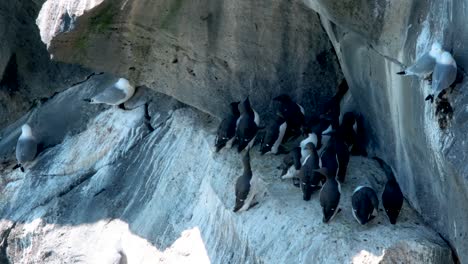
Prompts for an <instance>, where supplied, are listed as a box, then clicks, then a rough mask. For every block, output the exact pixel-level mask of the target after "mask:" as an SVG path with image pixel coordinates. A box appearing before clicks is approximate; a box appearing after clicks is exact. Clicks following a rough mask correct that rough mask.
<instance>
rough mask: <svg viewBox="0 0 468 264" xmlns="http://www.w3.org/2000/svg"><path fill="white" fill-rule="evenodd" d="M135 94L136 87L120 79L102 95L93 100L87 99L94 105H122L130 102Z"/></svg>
mask: <svg viewBox="0 0 468 264" xmlns="http://www.w3.org/2000/svg"><path fill="white" fill-rule="evenodd" d="M134 93H135V87H133V86H132V85H131V84H130V82H129V81H128V80H127V79H125V78H120V79H119V80H118V81H117V82H116V83H114V84H113V85H112V86H109V87H107V88H106V89H104V90H103V91H102V92H101V93H99V94H97V95H96V96H94V97H93V98H91V99H85V101H86V102H90V103H92V104H108V105H121V104H123V103H125V102H126V101H128V99H130V98H131V97H132V96H133V94H134Z"/></svg>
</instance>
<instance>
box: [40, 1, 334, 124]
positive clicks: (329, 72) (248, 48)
mask: <svg viewBox="0 0 468 264" xmlns="http://www.w3.org/2000/svg"><path fill="white" fill-rule="evenodd" d="M49 2H50V4H49ZM62 2H63V1H48V2H47V4H48V6H54V10H57V9H59V10H62V13H66V12H69V13H71V14H79V13H80V12H81V13H82V12H83V11H82V10H80V9H79V8H75V7H76V5H71V4H70V7H68V6H69V5H67V7H66V8H65V7H64V5H63V4H62V5H61V4H59V3H62ZM70 2H76V1H70ZM79 2H83V3H86V4H83V6H89V3H91V2H94V3H98V2H97V1H79ZM100 2H102V3H100V4H99V5H96V6H95V7H94V8H92V9H90V10H89V11H88V12H85V13H84V14H83V15H81V16H77V18H76V22H75V27H74V30H72V31H70V32H67V33H65V34H55V35H54V32H52V31H51V29H50V28H49V27H45V28H42V29H41V32H42V33H41V34H42V35H43V36H44V37H43V38H44V39H46V40H47V39H51V40H50V42H49V43H48V44H49V51H50V52H51V53H52V54H53V56H54V57H55V58H56V59H58V60H61V61H65V62H71V63H80V64H82V65H87V66H90V67H91V68H93V69H99V70H102V71H106V72H111V73H114V74H118V75H123V76H127V77H128V78H130V80H132V81H134V82H136V83H137V84H141V85H143V84H144V85H147V86H148V87H150V88H152V89H154V90H156V91H159V92H163V93H165V94H168V95H171V96H173V97H175V98H177V99H178V100H180V101H182V102H184V103H187V104H190V105H193V106H195V107H197V108H198V109H201V110H203V111H205V112H208V113H210V114H212V115H215V116H221V115H222V113H223V112H224V111H225V110H226V109H225V104H226V102H231V101H236V100H240V99H241V98H244V97H245V96H247V95H250V96H251V100H252V102H253V103H254V104H255V105H256V107H257V110H258V111H259V112H265V111H267V110H268V106H271V103H270V101H271V99H272V98H273V97H275V96H277V95H279V94H280V93H284V92H288V93H289V94H290V95H291V96H292V97H294V99H298V100H301V101H302V103H303V104H304V107H305V108H306V109H307V110H316V109H317V108H319V107H320V106H321V105H320V102H322V101H323V99H324V98H325V97H326V96H330V95H331V93H332V92H333V90H334V89H335V87H336V86H337V84H339V82H340V81H341V78H342V75H341V71H340V70H339V65H338V61H337V59H336V56H335V54H334V51H333V47H332V45H331V43H330V41H329V40H328V37H327V35H326V33H325V32H324V30H323V29H322V26H321V24H320V20H319V18H318V16H317V14H316V13H315V12H311V10H310V9H308V8H307V7H306V6H305V5H303V4H301V3H299V2H295V1H289V2H288V1H286V2H285V1H279V0H275V1H268V2H261V3H259V2H258V1H252V0H250V1H240V2H233V1H214V0H204V1H201V2H194V1H181V0H177V1H172V0H159V1H133V0H131V1H100ZM54 3H55V4H54ZM61 7H62V8H61ZM60 8H61V9H60ZM47 10H48V9H46V10H44V12H47ZM68 10H70V11H68ZM55 12H56V11H55ZM41 17H51V16H50V14H49V13H47V15H42V16H41ZM52 17H54V16H52ZM52 19H53V18H52ZM41 24H47V23H45V22H42V23H41ZM50 36H52V37H50Z"/></svg>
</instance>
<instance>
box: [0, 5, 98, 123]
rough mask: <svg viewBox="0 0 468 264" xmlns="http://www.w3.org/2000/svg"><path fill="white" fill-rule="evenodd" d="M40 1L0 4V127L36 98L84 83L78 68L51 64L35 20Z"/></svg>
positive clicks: (26, 108)
mask: <svg viewBox="0 0 468 264" xmlns="http://www.w3.org/2000/svg"><path fill="white" fill-rule="evenodd" d="M41 5H42V2H38V1H16V0H5V1H2V2H1V3H0V128H3V127H5V126H6V125H8V124H10V123H12V122H14V121H15V120H17V119H18V118H19V117H20V116H22V115H23V114H24V113H25V112H26V111H28V110H29V109H30V108H31V107H32V105H34V104H35V103H38V101H39V99H42V98H48V97H50V96H51V95H52V94H54V92H56V91H59V90H60V89H62V90H63V89H65V88H67V87H68V86H71V85H72V84H73V83H76V82H78V81H81V80H83V79H84V78H85V77H86V75H87V74H89V72H88V71H86V70H83V69H82V68H81V67H77V66H73V65H65V64H63V63H57V62H51V60H50V58H49V54H48V53H47V50H46V47H45V45H44V44H43V43H41V41H40V37H39V29H38V27H37V26H36V24H35V19H36V17H37V14H38V13H39V10H40V8H41Z"/></svg>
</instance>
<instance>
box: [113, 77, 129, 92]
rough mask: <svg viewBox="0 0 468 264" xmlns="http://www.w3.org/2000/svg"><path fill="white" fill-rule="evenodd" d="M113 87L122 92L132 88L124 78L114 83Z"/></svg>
mask: <svg viewBox="0 0 468 264" xmlns="http://www.w3.org/2000/svg"><path fill="white" fill-rule="evenodd" d="M115 87H117V88H119V89H120V90H124V91H128V90H129V88H133V86H131V85H130V82H129V81H128V80H127V79H125V78H120V79H119V80H118V81H117V82H116V83H115Z"/></svg>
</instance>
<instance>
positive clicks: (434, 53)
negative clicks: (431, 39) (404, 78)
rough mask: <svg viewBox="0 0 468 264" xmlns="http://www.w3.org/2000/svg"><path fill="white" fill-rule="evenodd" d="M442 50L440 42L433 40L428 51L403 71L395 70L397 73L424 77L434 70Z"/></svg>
mask: <svg viewBox="0 0 468 264" xmlns="http://www.w3.org/2000/svg"><path fill="white" fill-rule="evenodd" d="M443 52H444V50H443V49H442V46H441V45H440V43H438V42H435V43H433V44H432V46H431V50H430V51H429V52H426V53H424V54H423V55H422V56H421V57H420V58H419V59H417V60H416V62H415V63H414V64H413V65H412V66H410V67H408V68H406V69H405V70H404V71H401V72H397V74H399V75H416V76H418V77H423V78H424V77H426V76H427V75H429V74H431V73H432V71H433V70H434V66H435V64H436V60H437V58H438V57H439V56H440V55H441V54H442V53H443Z"/></svg>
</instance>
